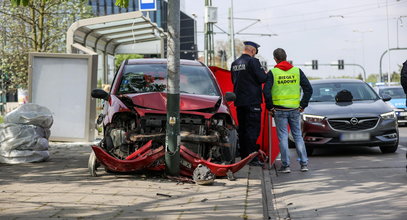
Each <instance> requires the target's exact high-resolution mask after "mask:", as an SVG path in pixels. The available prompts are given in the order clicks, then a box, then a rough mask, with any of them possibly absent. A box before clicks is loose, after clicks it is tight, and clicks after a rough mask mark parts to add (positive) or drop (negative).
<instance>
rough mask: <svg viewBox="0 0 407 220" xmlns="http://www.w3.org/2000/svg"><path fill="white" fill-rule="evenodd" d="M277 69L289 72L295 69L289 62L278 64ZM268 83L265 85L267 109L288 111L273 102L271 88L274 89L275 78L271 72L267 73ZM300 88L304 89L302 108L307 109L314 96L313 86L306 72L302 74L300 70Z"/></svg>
mask: <svg viewBox="0 0 407 220" xmlns="http://www.w3.org/2000/svg"><path fill="white" fill-rule="evenodd" d="M275 67H276V68H279V69H281V70H284V71H287V70H289V69H291V68H293V66H292V65H291V64H290V63H289V62H287V61H283V62H280V63H278V64H277V65H276V66H275ZM267 75H268V76H267V82H266V84H265V85H264V90H263V93H264V99H265V100H266V108H267V109H272V108H280V109H287V108H286V107H283V106H278V105H276V106H275V105H273V100H272V98H271V97H272V96H271V88H272V87H273V83H274V77H273V73H272V72H271V71H269V72H268V73H267ZM300 86H301V88H302V92H303V95H302V98H301V101H300V106H301V108H303V109H305V108H306V107H307V106H308V103H309V100H310V99H311V96H312V86H311V84H310V82H309V80H308V78H307V77H306V76H305V74H304V72H302V70H301V69H300Z"/></svg>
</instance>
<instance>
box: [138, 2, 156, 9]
mask: <svg viewBox="0 0 407 220" xmlns="http://www.w3.org/2000/svg"><path fill="white" fill-rule="evenodd" d="M138 3H139V6H140V7H139V10H140V11H156V10H157V0H139V1H138Z"/></svg>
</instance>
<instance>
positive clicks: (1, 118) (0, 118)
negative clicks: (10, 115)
mask: <svg viewBox="0 0 407 220" xmlns="http://www.w3.org/2000/svg"><path fill="white" fill-rule="evenodd" d="M3 122H4V119H3V116H1V115H0V124H2V123H3Z"/></svg>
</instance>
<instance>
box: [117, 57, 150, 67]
mask: <svg viewBox="0 0 407 220" xmlns="http://www.w3.org/2000/svg"><path fill="white" fill-rule="evenodd" d="M138 58H143V55H140V54H117V55H116V56H115V57H114V65H115V66H116V69H119V67H120V64H121V63H122V62H123V61H124V60H127V59H138Z"/></svg>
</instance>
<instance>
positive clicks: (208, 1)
mask: <svg viewBox="0 0 407 220" xmlns="http://www.w3.org/2000/svg"><path fill="white" fill-rule="evenodd" d="M208 6H212V0H205V7H208ZM205 16H208V15H205ZM204 32H205V42H204V56H205V61H204V62H205V64H206V65H208V66H213V64H214V57H215V49H214V40H213V23H212V22H208V21H206V22H205V30H204Z"/></svg>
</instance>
